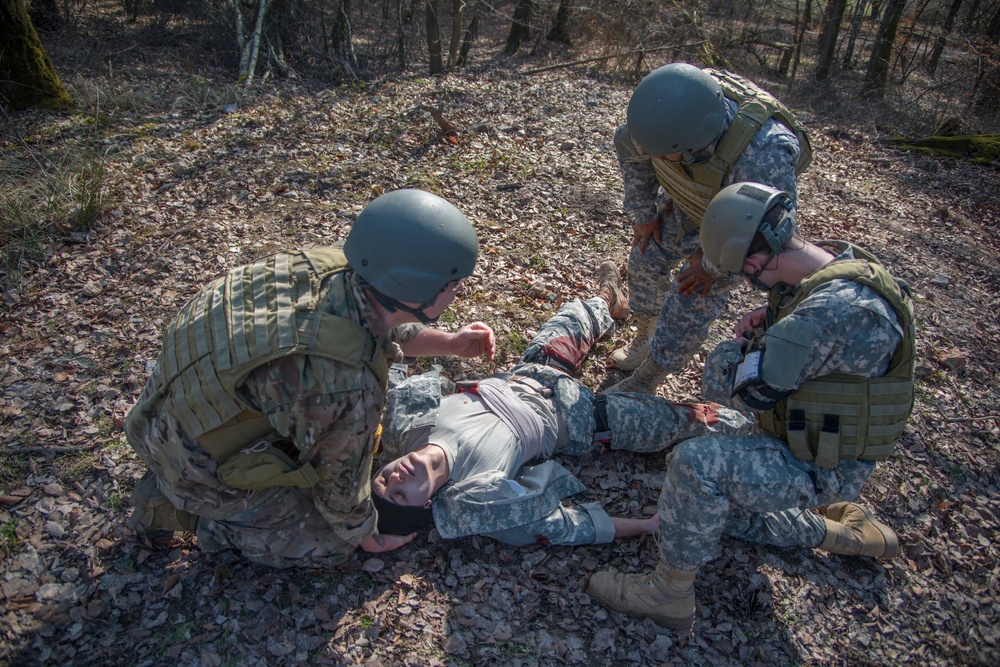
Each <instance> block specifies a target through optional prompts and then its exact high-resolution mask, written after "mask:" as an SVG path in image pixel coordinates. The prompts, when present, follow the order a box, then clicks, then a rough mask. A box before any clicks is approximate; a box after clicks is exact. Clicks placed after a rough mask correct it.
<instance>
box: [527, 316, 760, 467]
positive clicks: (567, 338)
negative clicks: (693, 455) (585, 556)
mask: <svg viewBox="0 0 1000 667" xmlns="http://www.w3.org/2000/svg"><path fill="white" fill-rule="evenodd" d="M613 328H614V320H612V319H611V315H610V314H609V313H608V306H607V304H606V303H605V302H604V300H603V299H599V298H594V299H589V300H587V301H580V300H579V299H576V300H574V301H571V302H569V303H567V304H565V305H563V307H562V308H560V309H559V312H557V313H556V315H555V316H553V317H552V318H551V319H549V321H547V322H546V323H545V324H543V325H542V327H541V328H540V329H539V330H538V333H537V334H536V335H535V337H534V338H533V339H532V341H531V343H529V344H528V348H527V350H526V351H525V353H524V355H522V357H521V361H520V363H518V365H517V366H515V367H514V368H512V369H511V372H512V373H513V374H516V375H525V376H528V377H532V378H534V379H535V380H537V381H539V382H541V383H542V384H544V385H545V386H547V387H549V388H550V389H552V390H553V400H554V401H555V403H556V411H557V413H558V415H559V418H560V421H561V422H563V423H564V424H565V428H566V431H567V433H566V435H565V437H563V438H561V439H560V442H559V445H558V450H557V451H559V452H561V453H563V454H574V455H576V454H582V453H584V452H587V451H589V450H590V449H591V448H592V447H593V445H594V441H595V440H594V438H595V430H596V427H597V420H596V416H595V412H594V409H595V396H594V393H593V392H592V391H591V390H590V389H588V388H587V387H586V386H584V385H583V384H582V383H580V382H579V381H577V380H576V379H575V376H576V375H578V374H579V372H580V368H581V367H582V365H583V362H584V360H585V359H586V356H587V353H588V352H589V351H590V349H591V348H592V347H593V346H594V344H595V343H596V342H597V341H598V340H599V339H600V338H601V337H602V336H604V335H605V334H607V333H608V332H610V331H611V330H612V329H613ZM607 408H608V426H609V429H610V431H611V434H610V443H611V448H612V449H624V450H628V451H633V452H659V451H663V450H664V449H666V448H667V447H669V446H671V445H673V444H675V443H677V442H680V441H681V440H684V439H687V438H694V437H698V436H705V435H711V434H716V435H733V434H739V433H749V431H750V429H751V428H752V426H753V420H752V419H748V418H747V417H745V416H744V415H743V414H741V413H739V412H737V411H735V410H732V409H729V408H726V407H723V406H721V405H717V404H714V403H675V402H672V401H668V400H666V399H664V398H663V397H660V396H648V395H646V394H633V393H629V392H616V393H612V394H608V395H607ZM598 435H600V434H598Z"/></svg>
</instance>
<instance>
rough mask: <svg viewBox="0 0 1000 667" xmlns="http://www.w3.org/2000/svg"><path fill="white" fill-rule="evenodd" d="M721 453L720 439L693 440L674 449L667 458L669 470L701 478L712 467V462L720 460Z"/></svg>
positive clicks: (686, 441)
mask: <svg viewBox="0 0 1000 667" xmlns="http://www.w3.org/2000/svg"><path fill="white" fill-rule="evenodd" d="M721 451H722V450H721V448H720V447H719V440H718V438H715V437H703V438H691V439H689V440H685V441H684V442H682V443H680V444H679V445H677V446H676V447H674V449H673V451H671V452H670V454H669V455H668V457H667V468H668V469H670V470H673V471H676V472H681V471H686V472H693V473H695V474H697V475H699V476H700V475H701V474H702V473H703V472H706V471H707V470H708V469H709V468H710V467H712V461H714V460H717V459H718V457H719V456H720V454H721Z"/></svg>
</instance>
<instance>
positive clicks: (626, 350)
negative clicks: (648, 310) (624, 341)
mask: <svg viewBox="0 0 1000 667" xmlns="http://www.w3.org/2000/svg"><path fill="white" fill-rule="evenodd" d="M636 324H637V325H638V331H636V332H635V338H633V339H632V342H631V343H629V344H628V345H626V346H625V347H620V348H618V349H617V350H615V351H614V352H612V353H611V358H610V359H608V365H609V366H612V367H614V368H620V369H622V370H623V371H634V370H635V369H636V368H638V367H639V364H641V363H642V362H644V361H645V360H646V358H647V357H649V337H650V336H652V335H653V333H654V332H655V331H656V316H655V315H654V316H653V317H640V318H637V319H636Z"/></svg>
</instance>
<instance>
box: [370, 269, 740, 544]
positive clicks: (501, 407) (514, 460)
mask: <svg viewBox="0 0 1000 667" xmlns="http://www.w3.org/2000/svg"><path fill="white" fill-rule="evenodd" d="M602 270H603V276H604V280H603V282H602V291H601V294H602V296H601V297H597V298H592V299H588V300H586V301H581V300H579V299H577V300H574V301H572V302H570V303H567V304H565V305H564V306H563V307H562V308H560V309H559V312H558V313H556V315H555V316H554V317H552V318H551V319H550V320H549V321H548V322H546V323H545V324H544V325H543V326H542V327H541V329H540V330H539V332H538V334H537V335H536V336H535V337H534V339H533V340H532V341H531V343H530V344H529V345H528V349H527V350H526V351H525V353H524V355H523V356H522V357H521V360H520V362H519V363H518V364H517V365H516V366H514V367H513V368H512V369H511V371H510V372H509V373H500V374H497V375H495V376H493V377H492V378H490V379H488V380H483V381H480V382H478V383H466V384H465V385H464V386H462V385H460V389H461V390H462V391H460V392H459V393H456V394H451V395H447V396H444V397H443V398H442V397H441V393H442V392H441V384H440V381H439V378H438V377H433V376H430V377H429V376H427V375H426V374H425V375H422V376H415V377H412V378H409V379H407V380H405V381H404V382H402V383H401V384H399V385H398V386H396V387H394V388H393V389H391V390H390V392H389V394H390V396H389V401H388V407H387V410H386V420H385V426H386V429H385V435H384V436H383V445H384V447H385V452H386V457H398V458H395V459H393V460H391V461H390V462H389V463H388V464H386V465H385V466H384V467H383V468H382V469H381V470H379V471H378V472H377V473H376V474H375V478H374V480H373V482H372V491H373V496H372V497H373V500H374V501H375V504H376V507H377V508H378V510H379V529H380V531H381V532H383V533H394V532H397V533H404V534H405V533H410V532H411V531H413V530H415V529H416V528H418V527H419V526H420V525H422V524H423V523H424V522H425V521H426V520H428V519H429V518H430V517H431V515H433V520H434V523H435V525H436V527H437V529H438V532H439V533H440V534H441V535H442V536H443V537H445V538H449V539H450V538H457V537H462V536H465V535H488V536H490V537H493V538H495V539H497V540H500V541H502V542H504V543H506V544H512V545H517V546H523V545H528V544H534V543H536V542H541V543H546V544H549V543H551V544H560V545H573V544H595V543H597V544H600V543H607V542H610V541H612V540H613V539H614V538H616V537H629V536H635V535H642V534H648V533H652V532H653V531H655V530H656V529H657V527H658V525H659V524H658V521H657V520H656V517H655V516H653V517H650V518H648V519H630V518H624V517H609V516H608V514H607V513H606V512H605V511H604V510H603V509H602V507H601V505H600V503H598V502H591V503H584V504H580V505H576V506H565V505H563V504H562V502H561V501H562V500H563V499H564V498H566V497H568V496H570V495H573V494H576V493H579V492H581V491H583V490H584V487H583V485H582V484H581V483H580V482H579V480H577V479H576V478H575V477H573V475H572V474H570V473H569V471H567V470H566V469H565V468H563V467H562V466H561V465H559V464H558V463H556V462H555V461H552V460H549V458H550V457H551V456H552V455H553V454H554V453H560V454H568V455H579V454H582V453H584V452H587V451H590V450H591V449H592V448H593V445H594V443H595V442H597V441H604V442H607V443H609V445H610V447H611V449H625V450H629V451H635V452H658V451H663V450H664V449H666V448H667V447H669V446H670V445H672V444H674V443H676V442H678V441H680V440H682V439H685V438H690V437H694V436H699V435H708V434H717V435H724V434H730V435H731V434H735V433H747V432H749V429H750V426H751V424H752V422H751V421H750V420H748V419H747V418H746V417H744V416H743V415H741V414H740V413H738V412H736V411H734V410H729V409H726V408H723V407H721V406H718V405H715V404H688V403H671V402H669V401H667V400H665V399H663V398H660V397H653V396H647V395H645V394H619V393H613V394H607V395H603V396H595V395H594V394H593V392H591V391H590V390H589V389H587V388H586V387H585V386H584V385H583V384H582V383H580V382H579V381H578V380H577V379H575V378H576V376H577V375H578V374H579V371H580V368H581V366H582V365H583V362H584V359H585V357H586V355H587V353H588V351H589V350H590V349H591V347H592V346H593V345H594V344H595V343H596V341H597V340H598V339H600V338H601V337H602V336H604V335H605V334H606V333H608V332H609V331H611V330H612V328H613V326H614V325H613V321H612V318H611V314H610V312H609V304H610V305H611V306H612V309H614V307H615V306H616V304H617V303H619V302H624V298H623V296H622V291H621V287H620V285H621V284H620V281H619V279H618V276H617V271H614V267H613V266H612V265H611V264H610V262H605V263H604V264H603V265H602ZM619 312H620V311H619ZM529 461H530V462H532V463H529Z"/></svg>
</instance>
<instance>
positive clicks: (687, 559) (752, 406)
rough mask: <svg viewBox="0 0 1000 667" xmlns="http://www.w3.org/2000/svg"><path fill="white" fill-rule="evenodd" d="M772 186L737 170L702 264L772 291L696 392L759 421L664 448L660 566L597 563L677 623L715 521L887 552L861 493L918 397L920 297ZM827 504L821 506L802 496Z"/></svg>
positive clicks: (891, 551) (714, 213) (840, 549)
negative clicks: (828, 236) (806, 220)
mask: <svg viewBox="0 0 1000 667" xmlns="http://www.w3.org/2000/svg"><path fill="white" fill-rule="evenodd" d="M794 216H795V209H794V206H793V205H792V203H791V201H790V200H789V198H788V196H787V195H786V194H785V193H783V192H781V191H778V190H775V189H774V188H771V187H768V186H764V185H759V184H753V183H738V184H734V185H731V186H728V187H727V188H725V189H723V190H722V191H721V192H720V193H719V194H718V195H717V196H716V197H715V198H714V199H713V200H712V203H711V204H710V205H709V207H708V210H707V211H706V213H705V219H704V221H703V222H702V227H701V241H702V247H703V249H704V251H705V260H706V268H709V269H711V268H714V269H716V270H717V271H718V270H722V271H727V272H730V273H738V274H742V275H743V277H744V278H746V279H747V280H748V281H749V282H750V283H751V284H753V285H754V286H756V287H758V288H760V289H764V290H768V291H769V292H770V299H769V306H768V307H766V308H760V309H757V310H754V311H751V312H749V313H747V314H746V315H744V316H743V318H742V319H741V320H740V321H739V323H738V324H737V325H736V328H735V334H736V339H735V340H731V341H726V342H724V343H722V344H720V345H719V346H718V347H717V348H716V349H715V350H714V351H713V352H712V354H711V355H710V356H709V358H708V359H707V360H706V362H705V370H704V376H703V393H704V395H705V397H706V398H708V399H709V400H715V401H720V402H728V403H729V404H730V405H732V406H733V407H735V408H737V409H749V410H752V411H754V412H755V413H756V414H757V418H758V424H759V431H760V433H759V434H757V435H747V436H731V437H727V436H707V437H702V438H694V439H692V440H688V441H686V442H683V443H681V444H679V445H678V446H677V447H676V448H674V449H673V450H672V451H670V453H668V454H667V457H666V475H665V479H664V484H663V492H662V494H661V496H660V502H659V517H660V561H659V564H658V565H657V567H656V569H655V570H654V571H653V572H649V573H646V574H642V575H625V574H620V573H617V572H613V571H612V572H601V573H597V574H594V575H593V576H592V577H591V578H590V581H589V583H588V585H587V592H588V593H590V594H591V595H592V596H594V597H595V598H597V600H599V601H600V602H601V603H602V604H604V605H605V606H606V607H609V608H610V609H614V610H616V611H622V612H625V613H629V614H632V615H634V616H644V617H650V618H652V619H653V620H655V621H657V622H658V623H662V624H663V625H667V626H669V627H673V628H681V629H683V628H687V627H689V626H690V625H691V623H692V621H693V619H694V612H695V595H694V588H693V582H694V579H695V575H696V574H697V572H698V568H699V567H701V566H702V565H703V564H705V563H707V562H708V561H710V560H711V559H712V558H713V557H714V555H715V550H716V548H717V545H718V542H719V538H720V537H722V535H728V536H731V537H736V538H739V539H742V540H746V541H749V542H756V543H758V544H773V545H777V546H795V545H800V546H806V547H818V548H820V549H824V550H826V551H829V552H832V553H837V554H849V555H864V556H873V557H878V558H892V557H893V556H895V555H896V553H897V552H898V550H899V546H898V541H897V538H896V535H895V533H894V532H893V531H892V530H891V529H890V528H889V527H888V526H886V525H884V524H882V523H880V522H878V521H876V520H875V518H874V517H873V516H872V514H871V512H870V511H869V510H867V509H865V508H863V507H860V506H859V505H856V504H854V503H853V502H851V501H853V500H855V499H857V497H858V494H859V492H860V490H861V486H862V485H863V484H864V482H865V480H866V479H868V476H869V475H870V474H871V472H872V470H874V468H875V463H876V461H878V460H879V459H883V458H886V457H887V456H888V455H889V454H890V453H891V452H892V449H893V446H894V444H895V443H896V441H897V440H898V438H899V436H900V434H901V433H902V431H903V427H904V426H905V425H906V421H907V419H908V418H909V414H910V411H911V409H912V406H913V360H914V326H913V308H912V305H911V302H910V297H909V295H908V293H907V289H906V287H905V286H904V285H901V284H900V283H899V281H897V280H896V279H895V278H893V277H892V276H891V275H890V274H889V272H888V271H886V269H885V268H883V267H882V265H881V264H879V263H878V261H877V260H876V259H875V258H874V257H873V256H871V255H870V254H868V253H867V252H865V251H863V250H861V249H860V248H858V247H856V246H853V245H851V244H849V243H843V242H823V243H820V244H814V243H810V242H808V241H805V240H803V239H802V238H801V237H799V236H798V235H797V234H796V233H795V232H794V228H795V225H794ZM822 505H829V507H828V508H827V511H826V515H825V517H824V516H821V515H819V514H815V513H813V512H811V511H809V508H812V507H819V506H822Z"/></svg>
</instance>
